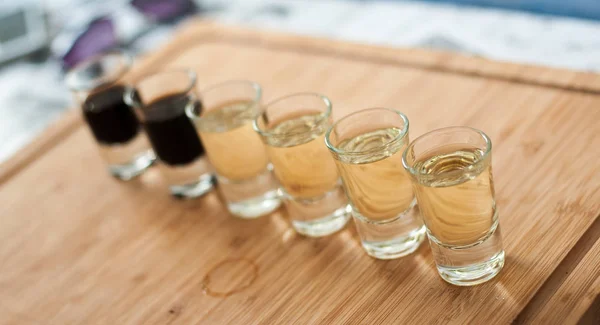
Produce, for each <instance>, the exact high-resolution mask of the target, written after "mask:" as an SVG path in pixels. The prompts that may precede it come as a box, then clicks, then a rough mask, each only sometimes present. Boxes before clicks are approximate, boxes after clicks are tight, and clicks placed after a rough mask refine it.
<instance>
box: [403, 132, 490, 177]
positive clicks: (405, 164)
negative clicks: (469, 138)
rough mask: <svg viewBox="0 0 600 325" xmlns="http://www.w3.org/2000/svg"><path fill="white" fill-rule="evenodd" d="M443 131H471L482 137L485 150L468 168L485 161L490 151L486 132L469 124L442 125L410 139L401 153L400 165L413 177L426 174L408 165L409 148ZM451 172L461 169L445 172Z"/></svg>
mask: <svg viewBox="0 0 600 325" xmlns="http://www.w3.org/2000/svg"><path fill="white" fill-rule="evenodd" d="M444 131H472V132H474V133H476V134H478V135H479V136H480V137H481V138H482V139H483V141H485V151H484V153H483V155H482V156H481V157H478V158H477V159H476V160H475V161H474V162H473V163H471V164H470V165H469V168H471V167H473V166H476V165H479V164H481V163H482V162H483V161H485V160H486V159H487V158H488V156H489V155H490V153H491V152H492V140H491V139H490V137H489V136H488V135H487V134H485V132H483V131H481V130H479V129H476V128H473V127H470V126H448V127H444V128H440V129H435V130H431V131H429V132H427V133H424V134H422V135H420V136H418V137H417V138H416V139H414V140H413V141H411V143H410V144H409V145H408V147H406V149H405V150H404V152H403V153H402V166H403V167H404V169H406V170H407V171H408V172H409V173H410V174H411V175H413V176H414V177H418V176H423V175H426V174H423V173H421V172H419V171H418V170H416V169H415V168H414V167H413V165H414V163H413V164H412V165H411V166H409V164H408V161H407V154H408V152H409V150H410V149H411V148H414V146H415V144H416V143H418V142H419V141H423V140H424V139H426V138H429V137H432V136H434V135H436V134H438V133H440V132H444ZM452 172H462V171H449V172H446V173H452ZM446 173H444V174H446Z"/></svg>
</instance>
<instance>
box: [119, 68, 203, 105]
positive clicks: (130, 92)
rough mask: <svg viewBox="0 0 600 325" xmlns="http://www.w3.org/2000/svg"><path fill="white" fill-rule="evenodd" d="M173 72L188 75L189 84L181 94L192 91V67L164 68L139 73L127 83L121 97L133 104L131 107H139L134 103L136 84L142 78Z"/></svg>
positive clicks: (193, 81)
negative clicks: (139, 74)
mask: <svg viewBox="0 0 600 325" xmlns="http://www.w3.org/2000/svg"><path fill="white" fill-rule="evenodd" d="M174 73H183V74H185V75H186V76H187V77H188V80H189V85H188V86H187V87H186V88H185V89H184V90H183V91H181V93H182V94H188V93H189V92H190V91H192V90H193V89H194V87H195V86H196V78H197V77H196V72H195V71H194V70H192V69H187V68H181V69H165V70H158V71H153V72H150V73H147V74H144V75H141V76H140V77H138V78H136V81H135V82H132V83H131V85H127V86H126V87H125V93H124V95H123V99H124V101H125V103H126V104H127V105H130V106H133V107H139V106H140V105H138V103H136V102H137V101H136V100H135V94H136V93H137V92H138V87H137V86H138V85H139V84H140V83H142V82H143V81H144V80H146V79H148V78H152V77H156V76H159V75H164V74H174Z"/></svg>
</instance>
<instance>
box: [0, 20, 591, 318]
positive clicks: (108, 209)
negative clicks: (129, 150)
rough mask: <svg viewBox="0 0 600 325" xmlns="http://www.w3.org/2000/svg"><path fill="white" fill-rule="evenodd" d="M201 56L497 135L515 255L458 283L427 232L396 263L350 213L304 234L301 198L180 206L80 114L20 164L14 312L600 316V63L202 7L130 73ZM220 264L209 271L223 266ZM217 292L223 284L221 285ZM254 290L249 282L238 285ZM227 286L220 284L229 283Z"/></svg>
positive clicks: (9, 269) (15, 186) (250, 75)
mask: <svg viewBox="0 0 600 325" xmlns="http://www.w3.org/2000/svg"><path fill="white" fill-rule="evenodd" d="M173 67H191V68H193V69H194V70H196V71H197V73H198V75H199V82H200V84H201V85H202V86H205V85H209V84H211V83H214V82H218V81H223V80H226V79H252V80H255V81H257V82H259V83H261V84H262V85H263V86H264V90H265V99H266V100H270V99H273V98H275V97H278V96H281V95H284V94H287V93H290V92H298V91H317V92H321V93H323V94H326V95H328V96H329V97H330V98H331V99H332V102H333V106H334V118H335V119H339V118H340V117H341V116H343V115H345V114H347V113H349V112H352V111H355V110H358V109H361V108H366V107H374V106H385V107H391V108H397V109H399V110H401V111H403V112H404V113H406V114H407V115H408V117H409V119H410V121H411V130H410V136H411V137H412V138H413V139H414V138H415V137H416V136H418V135H420V134H422V133H424V132H426V131H428V130H431V129H434V128H440V127H445V126H450V125H468V126H472V127H476V128H479V129H482V130H484V131H485V132H486V133H487V134H488V135H489V136H490V137H491V139H492V141H493V143H494V149H493V151H494V153H493V166H494V174H495V175H494V176H495V181H496V193H497V198H498V206H499V211H500V223H501V225H502V232H503V237H504V245H505V249H506V253H507V256H508V257H507V261H506V266H505V268H504V270H503V271H502V272H501V273H500V275H499V276H498V277H497V278H496V279H494V280H492V281H490V282H488V283H485V284H483V285H480V286H476V287H470V288H459V287H454V286H451V285H448V284H446V283H445V282H443V281H442V280H441V279H440V278H439V276H438V275H437V273H436V271H435V266H434V262H433V259H432V257H431V252H430V250H429V248H428V246H427V245H426V244H425V245H423V246H422V248H420V249H419V250H418V251H417V253H415V254H413V255H411V256H409V257H405V258H402V259H397V260H391V261H379V260H375V259H372V258H370V257H368V256H367V255H366V254H365V253H364V252H363V251H362V249H361V247H360V244H359V242H358V238H357V235H356V233H355V231H354V230H353V228H354V227H353V225H350V226H349V227H348V228H347V229H346V230H344V231H342V232H339V233H338V234H335V235H333V236H330V237H326V238H321V239H308V238H303V237H301V236H298V235H296V234H295V233H294V232H293V231H292V230H291V229H290V226H289V225H288V223H287V222H286V216H285V212H284V211H279V212H277V213H275V214H273V215H270V216H267V217H264V218H261V219H258V220H253V221H245V220H239V219H235V218H233V217H230V216H229V215H228V214H227V212H226V210H225V209H224V207H223V205H222V204H221V203H220V201H219V198H218V196H217V195H216V194H214V193H211V194H209V195H207V196H205V197H203V198H201V199H198V200H193V201H178V200H176V199H173V198H171V197H169V196H168V195H167V194H166V190H165V188H164V184H163V183H162V181H161V179H160V176H159V174H158V173H157V171H156V170H150V171H149V172H148V173H146V174H144V175H143V176H142V177H141V178H139V179H138V180H136V181H134V182H130V183H122V182H118V181H116V180H114V179H112V178H111V177H109V176H108V175H107V174H106V173H105V172H104V169H103V168H104V167H103V164H102V162H101V161H100V160H99V156H98V153H97V151H96V148H95V145H94V144H93V141H92V138H91V136H90V135H89V133H88V131H87V129H86V128H85V127H84V126H83V124H82V121H81V119H80V118H79V116H78V114H77V113H76V112H73V113H70V114H68V115H67V116H65V117H64V118H63V120H61V121H60V122H59V123H58V124H57V125H55V126H53V127H52V128H50V129H49V130H48V131H46V133H44V134H43V135H42V136H41V137H40V138H39V139H38V140H37V141H35V142H34V143H33V144H31V145H30V146H29V147H28V148H26V149H25V150H23V151H22V152H21V153H19V154H17V155H16V156H15V157H14V158H13V159H12V160H10V161H8V162H7V163H5V164H4V165H2V169H1V171H0V215H1V218H0V323H2V324H292V323H298V324H319V323H321V324H329V323H339V324H341V323H348V324H375V323H380V324H391V323H404V324H415V323H426V324H438V323H456V324H466V323H472V324H506V323H510V322H513V321H515V322H517V323H532V322H533V323H543V324H551V323H557V324H565V323H567V324H568V323H575V322H577V321H578V320H580V319H581V321H582V322H593V321H594V319H597V317H599V314H600V311H599V310H600V299H599V298H598V294H599V293H600V221H598V216H599V214H600V136H599V134H600V77H599V76H598V75H594V74H588V73H578V72H572V71H565V70H555V69H548V68H542V67H532V66H523V65H516V64H508V63H498V62H491V61H488V60H484V59H481V58H473V57H464V56H459V55H455V54H448V53H442V52H429V51H425V50H407V49H402V50H400V49H388V48H381V47H373V46H364V45H356V44H348V43H341V42H334V41H328V40H317V39H310V38H303V37H298V36H289V35H280V34H272V33H266V32H255V31H246V30H240V29H236V28H231V27H223V26H219V25H214V24H209V23H203V22H194V23H191V24H189V25H187V26H186V27H185V28H182V29H181V30H180V32H179V33H178V34H177V37H175V39H174V40H173V41H172V42H171V43H170V44H169V45H168V46H166V47H164V48H163V49H161V50H160V51H158V52H157V53H154V54H153V55H150V56H149V57H147V58H145V59H144V60H143V61H142V62H141V63H140V64H139V65H138V66H137V68H136V70H135V71H134V72H133V73H132V75H131V76H130V77H131V78H137V77H138V76H139V75H140V74H143V73H147V72H149V71H152V70H154V69H161V68H173ZM207 275H208V277H207ZM207 289H208V291H211V292H212V295H210V294H206V293H205V291H207ZM228 290H237V292H235V293H233V294H230V295H219V294H218V293H219V292H220V291H228ZM209 293H210V292H209Z"/></svg>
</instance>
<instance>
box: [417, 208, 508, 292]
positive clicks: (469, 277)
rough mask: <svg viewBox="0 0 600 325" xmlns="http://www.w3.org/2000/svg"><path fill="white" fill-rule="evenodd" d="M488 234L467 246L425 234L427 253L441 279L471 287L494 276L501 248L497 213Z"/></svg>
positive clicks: (501, 259)
mask: <svg viewBox="0 0 600 325" xmlns="http://www.w3.org/2000/svg"><path fill="white" fill-rule="evenodd" d="M494 219H495V220H496V221H495V222H494V224H493V225H492V227H491V229H490V230H489V232H488V234H487V235H486V236H484V237H483V238H482V239H481V240H480V241H478V242H476V243H473V244H471V245H463V246H449V245H444V244H442V243H440V241H439V240H437V238H435V237H434V236H433V235H432V234H431V233H429V234H428V235H429V244H430V247H431V253H432V254H433V258H434V259H435V264H436V265H437V269H438V272H439V273H440V276H441V277H442V279H444V280H445V281H447V282H449V283H451V284H454V285H457V286H472V285H476V284H480V283H483V282H485V281H488V280H490V279H491V278H493V277H495V276H496V274H498V272H500V270H501V269H502V267H503V266H504V250H503V249H502V234H501V230H500V224H499V223H498V216H497V215H496V216H495V217H494Z"/></svg>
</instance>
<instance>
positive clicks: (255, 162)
mask: <svg viewBox="0 0 600 325" xmlns="http://www.w3.org/2000/svg"><path fill="white" fill-rule="evenodd" d="M257 110H258V108H257V107H255V105H254V104H252V102H250V101H244V100H236V101H230V102H227V103H224V104H222V105H220V106H219V107H217V108H210V109H209V110H207V111H205V113H204V114H203V115H202V118H201V120H200V122H199V127H198V129H199V130H200V138H201V139H202V143H203V144H204V148H205V149H206V154H207V155H208V159H209V160H210V162H211V163H212V165H213V166H214V168H215V170H216V171H217V173H218V174H219V175H220V176H223V177H226V178H227V179H230V180H244V179H249V178H252V177H255V176H257V175H259V174H260V173H262V172H264V171H265V169H266V168H267V164H268V159H267V153H266V150H265V145H264V144H263V143H262V140H261V139H260V136H259V135H258V134H257V133H256V132H255V131H254V130H253V129H252V121H253V120H254V117H255V116H256V113H257Z"/></svg>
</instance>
